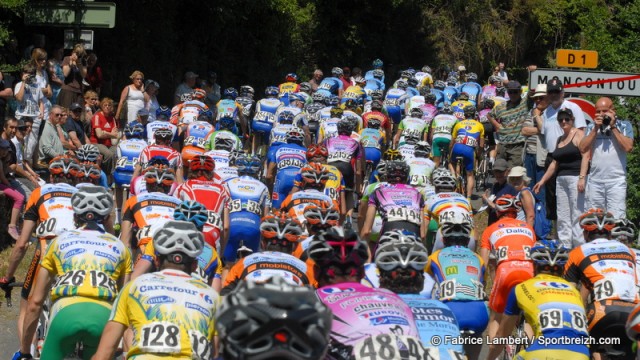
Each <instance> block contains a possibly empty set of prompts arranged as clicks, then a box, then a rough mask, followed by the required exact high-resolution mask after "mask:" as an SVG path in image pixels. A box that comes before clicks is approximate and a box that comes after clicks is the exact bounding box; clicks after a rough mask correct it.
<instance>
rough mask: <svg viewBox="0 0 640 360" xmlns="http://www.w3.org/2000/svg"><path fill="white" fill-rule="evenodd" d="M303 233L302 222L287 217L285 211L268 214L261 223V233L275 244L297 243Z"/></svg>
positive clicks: (266, 239)
mask: <svg viewBox="0 0 640 360" xmlns="http://www.w3.org/2000/svg"><path fill="white" fill-rule="evenodd" d="M302 233H303V231H302V225H301V224H300V222H299V221H298V220H297V219H296V218H291V217H287V213H285V212H281V213H279V214H275V215H273V214H271V215H267V216H265V217H263V218H262V220H261V223H260V234H261V235H262V238H263V240H265V241H267V242H268V243H270V244H273V245H277V244H279V245H291V244H296V243H297V242H298V240H300V236H301V235H302ZM291 250H293V248H291Z"/></svg>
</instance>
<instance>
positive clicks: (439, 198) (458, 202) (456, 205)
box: [425, 192, 473, 223]
mask: <svg viewBox="0 0 640 360" xmlns="http://www.w3.org/2000/svg"><path fill="white" fill-rule="evenodd" d="M453 212H455V213H458V214H462V215H463V216H464V217H468V218H469V220H471V217H472V216H473V211H472V210H471V204H470V203H469V200H468V199H467V198H466V197H465V196H463V195H461V194H458V193H457V192H441V193H437V194H435V195H434V196H432V197H431V198H429V199H427V203H426V213H425V218H426V219H427V220H431V219H434V220H436V221H437V222H438V223H439V222H440V219H441V218H448V217H451V216H453Z"/></svg>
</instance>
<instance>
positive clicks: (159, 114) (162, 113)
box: [156, 106, 171, 120]
mask: <svg viewBox="0 0 640 360" xmlns="http://www.w3.org/2000/svg"><path fill="white" fill-rule="evenodd" d="M170 117H171V108H169V107H168V106H160V107H159V108H157V109H156V120H162V119H161V118H164V119H165V120H169V118H170Z"/></svg>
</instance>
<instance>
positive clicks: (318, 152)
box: [307, 144, 329, 160]
mask: <svg viewBox="0 0 640 360" xmlns="http://www.w3.org/2000/svg"><path fill="white" fill-rule="evenodd" d="M318 156H321V157H323V158H325V159H326V158H328V157H329V151H328V150H327V148H326V147H324V146H323V145H316V144H314V145H311V146H309V148H308V149H307V160H311V159H313V158H314V157H318Z"/></svg>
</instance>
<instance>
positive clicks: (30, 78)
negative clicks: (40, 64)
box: [26, 74, 36, 84]
mask: <svg viewBox="0 0 640 360" xmlns="http://www.w3.org/2000/svg"><path fill="white" fill-rule="evenodd" d="M35 82H36V76H35V75H33V74H29V75H27V80H26V83H27V84H35Z"/></svg>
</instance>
